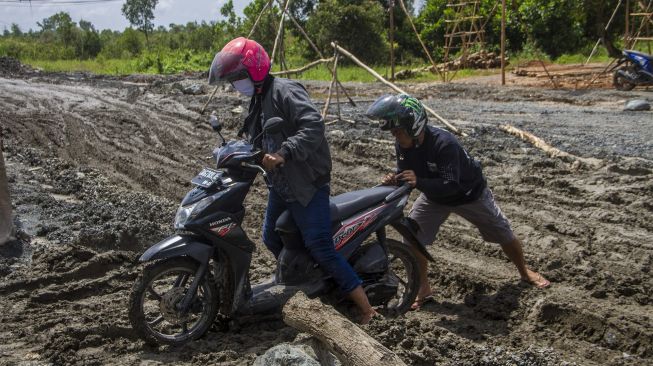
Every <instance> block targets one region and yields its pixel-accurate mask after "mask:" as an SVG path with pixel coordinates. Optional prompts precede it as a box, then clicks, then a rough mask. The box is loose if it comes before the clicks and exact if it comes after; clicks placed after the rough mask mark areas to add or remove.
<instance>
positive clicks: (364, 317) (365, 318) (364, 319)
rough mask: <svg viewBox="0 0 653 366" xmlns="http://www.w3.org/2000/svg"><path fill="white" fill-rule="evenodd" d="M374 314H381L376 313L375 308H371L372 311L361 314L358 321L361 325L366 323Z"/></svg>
mask: <svg viewBox="0 0 653 366" xmlns="http://www.w3.org/2000/svg"><path fill="white" fill-rule="evenodd" d="M375 316H381V314H379V313H377V312H376V310H374V309H372V311H368V312H367V313H365V314H363V315H361V318H360V319H359V321H358V322H359V323H360V324H361V325H365V324H368V323H369V322H370V320H372V318H374V317H375Z"/></svg>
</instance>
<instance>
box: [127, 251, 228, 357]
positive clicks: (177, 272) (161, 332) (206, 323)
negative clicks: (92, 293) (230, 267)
mask: <svg viewBox="0 0 653 366" xmlns="http://www.w3.org/2000/svg"><path fill="white" fill-rule="evenodd" d="M198 267H199V264H198V263H197V262H195V261H194V260H192V259H190V258H171V259H167V260H163V261H159V262H154V263H152V264H149V265H147V266H146V267H145V268H144V269H143V272H142V273H141V275H140V276H139V277H138V278H137V279H136V282H135V283H134V286H133V288H132V292H131V295H130V298H129V321H130V322H131V324H132V327H133V329H134V330H135V331H136V333H137V334H138V335H139V336H140V337H141V338H143V339H145V340H146V341H147V342H148V343H151V344H157V343H164V344H171V345H181V344H184V343H186V342H189V341H191V340H194V339H197V338H199V337H201V336H202V335H204V333H206V331H207V330H208V329H209V327H210V326H211V324H213V320H214V319H215V316H216V313H217V311H218V294H217V291H216V288H215V285H214V284H213V281H212V277H211V275H210V274H209V273H207V275H205V276H204V278H203V279H202V281H201V282H200V284H199V287H198V288H197V294H196V296H195V298H194V299H193V301H192V303H191V308H190V310H189V311H188V313H187V314H182V313H181V311H179V310H178V309H177V307H176V306H177V305H178V304H179V303H180V302H181V301H182V300H183V298H184V296H185V294H186V292H187V291H188V288H189V287H190V284H191V283H192V282H193V279H194V278H195V273H196V272H197V268H198Z"/></svg>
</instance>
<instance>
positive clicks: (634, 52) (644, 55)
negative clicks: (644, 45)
mask: <svg viewBox="0 0 653 366" xmlns="http://www.w3.org/2000/svg"><path fill="white" fill-rule="evenodd" d="M626 52H628V53H632V54H633V55H637V56H640V57H644V58H645V59H648V60H649V61H652V62H653V55H649V54H646V53H643V52H639V51H633V50H628V51H626Z"/></svg>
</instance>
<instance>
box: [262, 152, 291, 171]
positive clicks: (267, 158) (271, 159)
mask: <svg viewBox="0 0 653 366" xmlns="http://www.w3.org/2000/svg"><path fill="white" fill-rule="evenodd" d="M285 162H286V160H285V159H284V158H283V157H282V156H281V155H279V154H276V153H275V154H265V155H264V156H263V161H262V164H263V167H264V168H265V170H267V171H272V170H274V169H276V168H277V167H278V166H283V164H284V163H285Z"/></svg>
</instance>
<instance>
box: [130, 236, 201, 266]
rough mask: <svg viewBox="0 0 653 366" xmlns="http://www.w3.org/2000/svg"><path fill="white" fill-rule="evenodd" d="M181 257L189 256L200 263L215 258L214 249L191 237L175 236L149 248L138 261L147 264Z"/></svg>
mask: <svg viewBox="0 0 653 366" xmlns="http://www.w3.org/2000/svg"><path fill="white" fill-rule="evenodd" d="M181 256H189V257H191V258H193V259H195V260H196V261H198V262H200V263H202V262H206V261H207V260H208V259H209V258H211V257H212V256H213V247H212V246H210V245H206V244H202V243H200V242H197V241H194V240H192V239H191V238H189V237H185V236H180V235H173V236H170V237H168V238H167V239H164V240H162V241H160V242H158V243H156V244H154V245H153V246H151V247H149V248H148V249H147V250H146V251H145V253H143V255H141V257H140V258H139V259H138V260H139V261H140V262H147V261H152V260H156V259H165V258H171V257H181Z"/></svg>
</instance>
